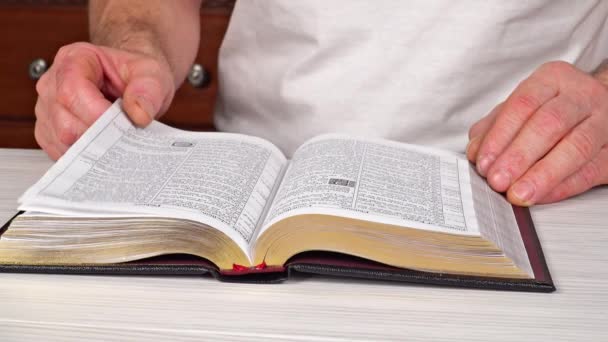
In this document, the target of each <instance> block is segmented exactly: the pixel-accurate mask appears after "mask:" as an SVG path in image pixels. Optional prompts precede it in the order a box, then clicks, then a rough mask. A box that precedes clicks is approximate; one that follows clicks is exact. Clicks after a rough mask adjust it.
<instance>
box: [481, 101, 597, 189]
mask: <svg viewBox="0 0 608 342" xmlns="http://www.w3.org/2000/svg"><path fill="white" fill-rule="evenodd" d="M590 112H591V109H590V108H585V107H584V106H583V105H579V104H577V102H575V101H573V100H571V99H570V98H569V97H567V96H565V95H560V96H557V97H554V98H552V99H551V100H549V101H547V102H546V103H545V104H544V105H543V106H541V107H540V108H539V109H538V111H537V112H536V113H534V114H533V115H532V116H531V117H530V119H528V121H527V122H526V123H525V125H524V126H523V127H522V128H521V130H520V132H519V133H518V134H517V136H516V137H515V139H513V141H512V142H511V144H510V145H509V146H508V147H507V148H506V149H505V151H504V152H503V153H501V154H500V155H499V156H498V158H497V159H496V161H494V163H493V164H492V166H491V167H490V168H489V169H488V171H487V178H488V183H489V184H490V186H492V188H493V189H494V190H496V191H498V192H504V191H506V190H507V189H508V188H509V187H510V186H511V184H512V183H513V181H515V180H516V179H518V178H519V177H521V176H522V175H523V174H524V172H526V171H527V170H528V169H529V168H530V167H532V165H534V163H536V162H537V161H538V160H539V159H541V158H542V157H543V156H544V155H545V154H547V152H549V150H551V149H552V148H553V147H554V146H555V144H557V142H558V141H559V140H560V139H562V138H563V137H564V136H565V135H566V134H567V133H568V132H569V131H570V130H572V128H573V127H575V126H576V125H577V124H578V123H580V122H581V121H583V120H585V119H587V118H588V117H589V116H590V115H591V114H590Z"/></svg>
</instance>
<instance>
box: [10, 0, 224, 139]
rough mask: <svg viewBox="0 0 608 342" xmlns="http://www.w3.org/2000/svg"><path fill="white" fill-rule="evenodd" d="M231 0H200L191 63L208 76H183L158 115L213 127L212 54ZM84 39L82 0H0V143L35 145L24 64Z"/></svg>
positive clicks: (192, 126) (184, 124)
mask: <svg viewBox="0 0 608 342" xmlns="http://www.w3.org/2000/svg"><path fill="white" fill-rule="evenodd" d="M233 5H234V0H232V1H230V0H224V1H219V0H216V1H205V2H204V4H203V6H202V8H201V44H200V48H199V53H198V56H197V58H196V61H195V63H198V64H201V65H202V66H203V67H204V68H205V70H206V71H207V72H208V73H209V75H210V77H211V81H210V83H209V84H208V85H207V86H205V87H203V88H195V87H193V86H192V85H191V84H189V83H188V82H185V83H184V84H183V85H182V87H181V88H180V89H179V90H178V92H177V94H176V96H175V99H174V102H173V105H172V106H171V108H170V109H169V111H168V112H167V114H166V115H164V116H163V119H162V121H163V122H166V123H168V124H170V125H171V126H174V127H179V128H183V129H189V130H212V129H213V121H212V120H213V118H212V113H213V106H214V103H215V97H216V93H217V77H216V75H217V54H218V50H219V47H220V44H221V42H222V39H223V37H224V33H225V32H226V29H227V27H228V20H229V18H230V13H231V11H232V7H233ZM86 40H88V30H87V11H86V1H75V0H71V1H70V0H47V1H41V0H39V1H36V0H30V1H16V0H13V1H6V0H0V51H2V53H0V105H1V106H0V147H27V148H35V147H38V145H37V144H36V141H35V139H34V122H35V116H34V104H35V102H36V92H35V88H34V87H35V84H36V81H34V80H32V79H31V78H30V76H29V72H28V70H29V65H30V63H31V62H32V61H34V60H35V59H37V58H43V59H44V60H46V61H47V63H49V64H50V63H51V62H52V61H53V57H54V55H55V53H56V52H57V50H58V49H59V48H60V47H61V46H63V45H66V44H69V43H73V42H76V41H86Z"/></svg>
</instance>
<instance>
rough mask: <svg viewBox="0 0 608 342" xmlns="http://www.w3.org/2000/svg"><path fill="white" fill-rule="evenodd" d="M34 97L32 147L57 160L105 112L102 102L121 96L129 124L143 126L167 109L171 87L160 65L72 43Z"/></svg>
mask: <svg viewBox="0 0 608 342" xmlns="http://www.w3.org/2000/svg"><path fill="white" fill-rule="evenodd" d="M36 91H37V92H38V100H37V102H36V108H35V112H36V119H37V120H36V129H35V136H36V141H37V142H38V144H39V145H40V146H41V147H42V148H43V149H44V150H45V151H46V152H47V153H48V154H49V156H50V157H51V158H53V159H57V158H59V157H60V156H61V155H62V154H63V153H65V151H66V150H67V149H68V147H69V146H70V145H72V144H73V143H74V142H75V141H76V140H77V139H78V138H79V137H80V136H81V135H82V134H83V133H84V131H85V130H86V129H87V127H89V126H90V125H92V124H93V122H95V120H96V119H97V118H98V117H99V116H100V115H101V114H102V113H103V112H104V111H105V110H106V109H107V108H108V107H109V106H110V104H111V103H110V101H109V100H107V98H110V99H111V98H117V97H120V96H122V97H123V107H124V109H125V111H126V112H127V113H128V115H129V117H130V118H131V120H132V121H133V122H134V123H135V124H137V125H139V126H146V125H147V124H149V123H150V122H151V121H152V120H153V119H154V118H155V117H156V116H157V115H159V114H162V113H163V112H164V111H165V110H166V109H167V107H168V106H169V104H170V103H171V100H172V98H173V94H174V91H175V85H174V82H173V75H172V74H171V71H170V69H169V66H168V65H167V63H166V62H163V61H161V60H158V59H154V58H151V57H148V56H146V55H143V54H136V53H130V52H126V51H121V50H116V49H111V48H106V47H100V46H96V45H92V44H89V43H75V44H71V45H67V46H64V47H62V48H61V49H60V50H59V52H58V53H57V55H56V56H55V60H54V61H53V64H52V66H51V68H50V69H49V70H48V71H47V72H46V73H45V74H44V75H43V76H42V77H41V78H40V80H39V81H38V83H37V84H36Z"/></svg>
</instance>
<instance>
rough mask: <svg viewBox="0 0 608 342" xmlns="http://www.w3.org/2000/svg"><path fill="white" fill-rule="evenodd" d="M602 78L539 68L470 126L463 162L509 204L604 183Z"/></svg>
mask: <svg viewBox="0 0 608 342" xmlns="http://www.w3.org/2000/svg"><path fill="white" fill-rule="evenodd" d="M607 75H608V73H606V72H604V73H602V72H598V73H596V74H595V75H594V76H592V75H590V74H588V73H585V72H583V71H581V70H579V69H577V68H576V67H574V66H572V65H571V64H569V63H566V62H550V63H546V64H544V65H542V66H541V67H539V68H538V69H537V70H536V71H535V72H534V73H532V75H531V76H530V77H528V78H527V79H526V80H524V81H523V82H522V83H520V84H519V85H518V86H517V88H516V89H515V90H514V91H513V93H512V94H511V95H510V96H509V97H508V98H507V99H506V100H505V101H504V102H502V103H500V104H499V105H498V106H496V108H494V110H493V111H492V112H491V113H490V114H488V115H487V116H486V117H484V118H483V119H481V120H480V121H478V122H477V123H475V124H474V125H473V126H472V127H471V129H470V130H469V144H468V146H467V157H468V159H469V160H470V161H471V162H473V163H475V164H476V165H477V170H478V171H479V173H480V174H481V175H482V176H484V177H486V178H487V180H488V183H489V184H490V186H491V187H492V188H493V189H494V190H496V191H498V192H505V191H506V193H507V198H508V200H509V201H510V202H511V203H513V204H517V205H523V206H530V205H533V204H537V203H550V202H556V201H560V200H562V199H565V198H568V197H571V196H574V195H576V194H579V193H581V192H584V191H586V190H588V189H590V188H592V187H594V186H597V185H600V184H608V86H607V85H606V84H605V83H603V82H602V80H606V79H608V76H607Z"/></svg>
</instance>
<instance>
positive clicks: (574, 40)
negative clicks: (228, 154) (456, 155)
mask: <svg viewBox="0 0 608 342" xmlns="http://www.w3.org/2000/svg"><path fill="white" fill-rule="evenodd" d="M607 18H608V1H601V0H600V1H591V0H588V1H587V0H585V1H583V0H578V1H569V0H563V1H555V0H528V1H481V0H479V1H473V0H469V1H462V0H459V1H452V0H435V1H431V0H419V1H400V0H394V1H391V0H375V1H370V0H362V1H355V0H306V1H294V0H257V1H256V0H241V1H238V2H237V4H236V7H235V9H234V12H233V15H232V19H231V22H230V26H229V29H228V32H227V34H226V37H225V39H224V42H223V45H222V49H221V51H220V61H219V68H220V79H219V82H220V96H219V101H218V105H217V110H216V125H217V127H218V128H219V129H220V130H223V131H229V132H241V133H246V134H252V135H256V136H260V137H263V138H266V139H268V140H270V141H272V142H273V143H275V144H277V145H278V146H279V147H280V148H281V149H282V150H283V151H284V152H285V153H287V154H288V155H290V154H292V153H293V152H294V150H295V148H296V147H297V146H298V145H300V144H301V143H302V142H303V141H305V140H307V139H309V138H311V137H313V136H315V135H318V134H321V133H327V132H345V133H349V134H353V135H357V136H371V137H383V138H388V139H393V140H399V141H404V142H411V143H417V144H425V145H433V146H438V147H444V148H448V149H452V150H455V151H464V148H465V146H466V142H467V131H468V128H469V127H470V126H471V125H472V124H473V123H474V122H475V121H477V120H478V119H480V118H482V117H483V116H484V115H486V114H487V113H488V112H489V111H490V110H491V109H492V108H493V107H494V106H495V105H496V104H497V103H498V102H500V101H502V100H504V99H505V98H506V97H507V96H508V95H509V94H510V93H511V91H512V90H513V89H514V88H515V87H516V86H517V84H518V83H519V82H521V81H522V80H523V79H524V78H526V77H527V76H528V75H529V74H530V73H531V72H532V71H533V70H535V69H536V68H537V67H538V66H539V65H541V64H542V63H544V62H548V61H553V60H565V61H568V62H572V63H574V64H575V65H577V66H578V67H579V68H581V69H582V70H585V71H591V70H593V69H594V68H595V67H596V66H597V65H599V64H600V62H601V61H602V60H603V59H605V58H607V57H608V24H607Z"/></svg>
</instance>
